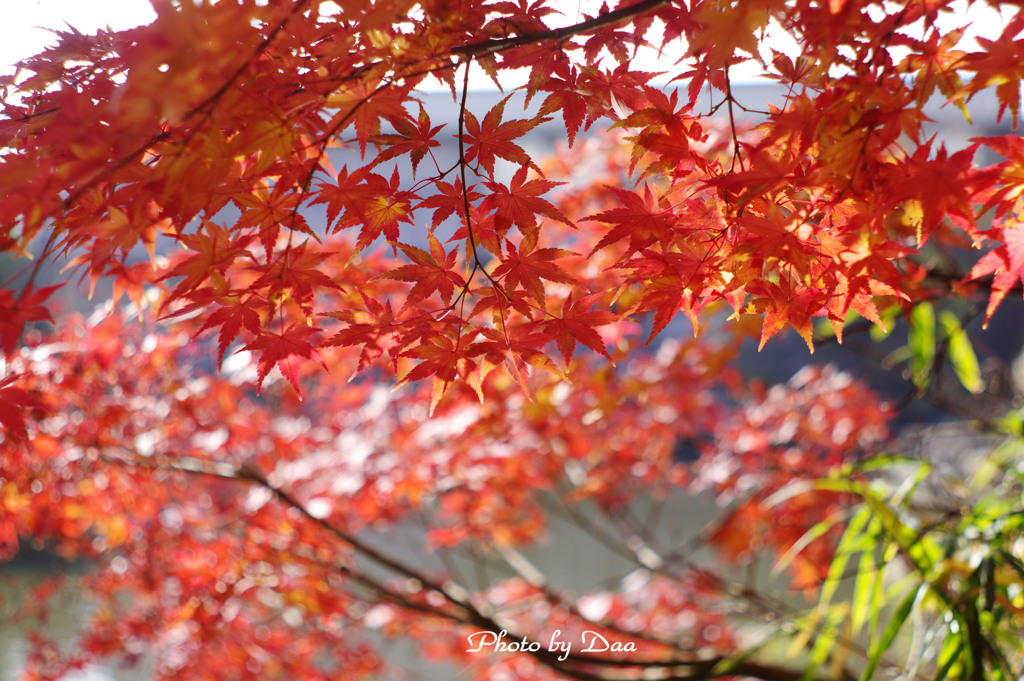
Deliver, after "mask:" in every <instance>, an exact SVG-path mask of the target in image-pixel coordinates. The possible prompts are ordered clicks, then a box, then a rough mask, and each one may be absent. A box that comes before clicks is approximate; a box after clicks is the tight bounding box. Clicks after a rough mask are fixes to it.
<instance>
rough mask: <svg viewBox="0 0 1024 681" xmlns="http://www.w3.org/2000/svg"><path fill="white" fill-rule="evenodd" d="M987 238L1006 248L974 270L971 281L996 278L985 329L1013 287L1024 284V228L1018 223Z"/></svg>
mask: <svg viewBox="0 0 1024 681" xmlns="http://www.w3.org/2000/svg"><path fill="white" fill-rule="evenodd" d="M985 234H986V236H988V237H990V238H992V239H998V240H999V241H1002V242H1003V245H1002V246H1000V247H998V248H996V249H993V250H991V251H989V252H988V253H986V254H985V257H983V258H982V259H981V260H979V261H978V262H977V264H975V265H974V267H973V268H972V269H971V273H970V275H968V279H980V278H981V277H984V276H985V275H988V274H994V275H995V278H994V279H993V280H992V293H991V294H990V295H989V299H988V308H987V309H986V310H985V326H986V327H987V326H988V321H989V319H991V318H992V314H993V313H994V312H995V311H996V308H997V307H999V304H1000V303H1001V302H1003V298H1005V297H1006V294H1007V293H1008V292H1009V291H1010V289H1012V288H1013V287H1014V286H1017V285H1018V284H1024V228H1021V226H1020V223H1019V222H1016V221H1015V222H1014V223H1013V224H1011V225H1010V226H1009V227H999V228H996V229H993V230H990V231H988V232H985Z"/></svg>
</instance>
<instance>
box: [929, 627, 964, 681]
mask: <svg viewBox="0 0 1024 681" xmlns="http://www.w3.org/2000/svg"><path fill="white" fill-rule="evenodd" d="M963 650H964V642H963V639H962V638H961V637H960V635H959V634H952V633H951V634H950V635H949V636H947V637H946V640H945V641H943V643H942V650H941V651H939V658H938V665H939V669H938V671H937V672H935V677H934V678H933V679H932V681H944V680H945V678H946V677H947V676H948V675H949V672H950V671H951V670H952V669H953V665H955V664H956V663H957V662H958V661H959V659H960V656H961V654H963Z"/></svg>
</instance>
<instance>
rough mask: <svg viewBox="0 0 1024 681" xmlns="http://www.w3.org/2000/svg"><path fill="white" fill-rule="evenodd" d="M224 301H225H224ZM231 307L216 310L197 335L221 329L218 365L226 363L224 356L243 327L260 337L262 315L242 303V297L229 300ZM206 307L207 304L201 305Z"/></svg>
mask: <svg viewBox="0 0 1024 681" xmlns="http://www.w3.org/2000/svg"><path fill="white" fill-rule="evenodd" d="M222 300H223V299H222ZM228 300H229V301H230V304H229V305H224V304H223V303H222V304H221V305H220V307H218V308H217V309H216V310H214V311H213V312H212V313H210V315H209V316H208V317H207V318H206V321H205V322H203V325H202V326H201V327H199V330H198V331H196V333H195V335H196V336H198V335H199V334H201V333H202V332H203V331H205V330H206V329H212V328H215V327H218V326H219V327H220V333H218V334H217V350H218V352H217V363H218V364H221V363H223V361H224V354H225V353H226V352H227V349H228V346H229V345H231V341H233V340H234V339H235V338H236V337H237V336H238V333H239V331H241V330H242V327H245V328H246V329H247V330H248V331H249V332H251V333H252V334H254V335H258V334H259V332H260V314H259V312H257V311H256V309H255V308H253V307H252V306H251V305H248V304H246V303H243V302H242V297H241V296H233V297H231V298H229V299H228ZM201 305H204V306H205V305H206V303H205V302H204V303H201Z"/></svg>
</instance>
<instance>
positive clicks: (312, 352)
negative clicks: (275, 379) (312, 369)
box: [243, 324, 327, 400]
mask: <svg viewBox="0 0 1024 681" xmlns="http://www.w3.org/2000/svg"><path fill="white" fill-rule="evenodd" d="M318 331H320V329H318V328H316V327H312V326H306V325H305V324H292V325H290V326H289V327H288V328H286V329H285V330H284V331H282V332H281V333H265V334H263V335H262V336H260V337H258V338H256V339H255V340H254V341H252V342H251V343H249V344H248V345H246V346H245V348H243V349H245V350H251V351H254V352H255V351H259V364H258V365H257V373H258V376H259V381H258V383H257V384H256V390H257V391H259V389H260V388H261V387H262V386H263V381H264V379H265V378H266V377H267V374H269V373H270V370H271V369H273V368H274V366H275V365H277V368H278V369H280V370H281V374H282V375H283V376H284V377H285V378H286V379H287V380H288V382H289V383H291V384H292V387H293V388H295V392H296V393H298V395H299V399H300V400H301V399H302V391H301V390H300V389H299V368H300V367H301V366H302V362H300V361H299V360H301V359H313V360H316V361H317V362H319V363H320V366H322V367H323V368H324V370H325V371H326V370H327V365H326V364H324V361H323V359H321V358H320V353H319V352H317V349H316V346H315V345H313V344H312V343H311V342H309V341H308V340H307V338H308V337H309V336H311V335H313V334H314V333H317V332H318Z"/></svg>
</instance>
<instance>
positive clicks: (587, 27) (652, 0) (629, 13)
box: [452, 0, 671, 57]
mask: <svg viewBox="0 0 1024 681" xmlns="http://www.w3.org/2000/svg"><path fill="white" fill-rule="evenodd" d="M669 4H671V0H642V2H638V3H636V4H635V5H630V6H629V7H623V8H621V9H617V10H615V11H614V12H608V13H606V14H601V15H598V16H596V17H594V18H593V19H587V20H586V21H581V22H580V23H578V24H573V25H572V26H563V27H562V28H554V29H551V30H548V31H532V32H530V33H524V34H522V35H517V36H512V37H510V38H495V39H493V40H485V41H483V42H479V43H471V44H469V45H463V46H462V47H456V48H453V49H452V54H456V55H459V56H468V57H479V56H482V55H485V54H494V53H496V52H505V51H506V50H512V49H515V48H517V47H523V46H525V45H535V44H538V43H547V42H554V41H558V40H565V39H566V38H570V37H572V36H576V35H582V34H584V33H590V32H592V31H596V30H598V29H602V28H607V27H608V26H614V25H615V24H618V23H621V22H623V21H627V20H629V19H632V18H633V17H636V16H640V15H641V14H646V13H647V12H650V11H652V10H656V9H658V8H659V7H663V6H665V5H669Z"/></svg>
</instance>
